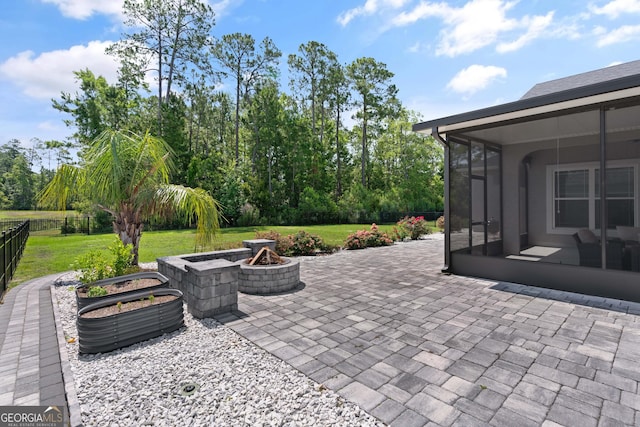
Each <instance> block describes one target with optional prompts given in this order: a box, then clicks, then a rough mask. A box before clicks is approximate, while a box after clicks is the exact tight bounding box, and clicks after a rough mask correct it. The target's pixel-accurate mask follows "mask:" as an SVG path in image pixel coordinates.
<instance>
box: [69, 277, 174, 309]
mask: <svg viewBox="0 0 640 427" xmlns="http://www.w3.org/2000/svg"><path fill="white" fill-rule="evenodd" d="M140 279H156V280H158V284H157V285H154V286H149V287H146V288H144V289H135V290H132V291H126V292H120V293H118V294H109V295H103V296H99V297H81V296H80V295H79V292H78V289H80V288H83V287H84V285H81V286H78V287H77V288H76V304H77V305H78V311H80V309H82V308H84V307H87V306H88V305H90V304H93V303H96V302H98V301H104V300H106V299H108V298H110V297H113V296H118V297H119V298H123V297H124V296H126V295H129V294H131V293H135V292H140V291H147V290H155V289H160V288H168V287H169V285H168V283H169V279H168V278H167V277H166V276H164V275H162V274H160V273H158V272H157V271H143V272H140V273H133V274H125V275H124V276H117V277H109V278H108V279H102V280H98V281H97V282H95V283H94V284H93V285H92V286H106V285H112V284H117V283H123V282H128V281H132V280H140Z"/></svg>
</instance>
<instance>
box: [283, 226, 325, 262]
mask: <svg viewBox="0 0 640 427" xmlns="http://www.w3.org/2000/svg"><path fill="white" fill-rule="evenodd" d="M288 237H289V238H291V247H290V248H289V253H288V255H292V256H300V255H315V254H316V252H321V251H324V250H325V245H324V243H323V242H322V239H321V238H320V237H319V236H316V235H314V234H309V233H307V232H306V231H303V230H301V231H298V232H297V233H296V234H294V235H293V236H288Z"/></svg>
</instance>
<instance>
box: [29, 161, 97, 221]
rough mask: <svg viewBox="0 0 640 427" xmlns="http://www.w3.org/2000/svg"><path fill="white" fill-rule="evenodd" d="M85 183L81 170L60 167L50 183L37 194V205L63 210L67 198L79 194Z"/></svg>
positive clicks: (83, 172) (64, 166) (65, 165)
mask: <svg viewBox="0 0 640 427" xmlns="http://www.w3.org/2000/svg"><path fill="white" fill-rule="evenodd" d="M85 181H86V173H85V170H84V169H83V168H79V167H77V166H73V165H67V164H63V165H60V167H59V168H58V170H57V171H56V173H55V175H54V176H53V178H52V179H51V181H49V183H48V184H47V186H46V187H44V188H43V189H42V191H41V192H40V193H39V194H38V204H39V205H40V206H42V207H45V208H51V209H61V210H64V209H65V207H66V206H67V201H68V200H69V198H70V197H71V196H73V195H78V194H80V192H81V190H82V189H83V188H84V187H85Z"/></svg>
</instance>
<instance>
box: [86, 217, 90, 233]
mask: <svg viewBox="0 0 640 427" xmlns="http://www.w3.org/2000/svg"><path fill="white" fill-rule="evenodd" d="M90 218H91V217H87V236H88V235H90V234H91V224H90V223H89V220H90Z"/></svg>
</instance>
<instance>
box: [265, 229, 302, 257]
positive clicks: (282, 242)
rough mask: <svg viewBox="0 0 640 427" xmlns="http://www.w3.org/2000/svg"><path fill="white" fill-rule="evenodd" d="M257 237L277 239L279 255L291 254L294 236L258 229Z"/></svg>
mask: <svg viewBox="0 0 640 427" xmlns="http://www.w3.org/2000/svg"><path fill="white" fill-rule="evenodd" d="M256 239H268V240H275V241H276V253H277V254H279V255H290V254H289V250H290V249H291V246H292V245H293V238H292V236H290V235H289V236H283V235H281V234H280V233H278V232H277V231H273V230H269V231H256Z"/></svg>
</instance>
